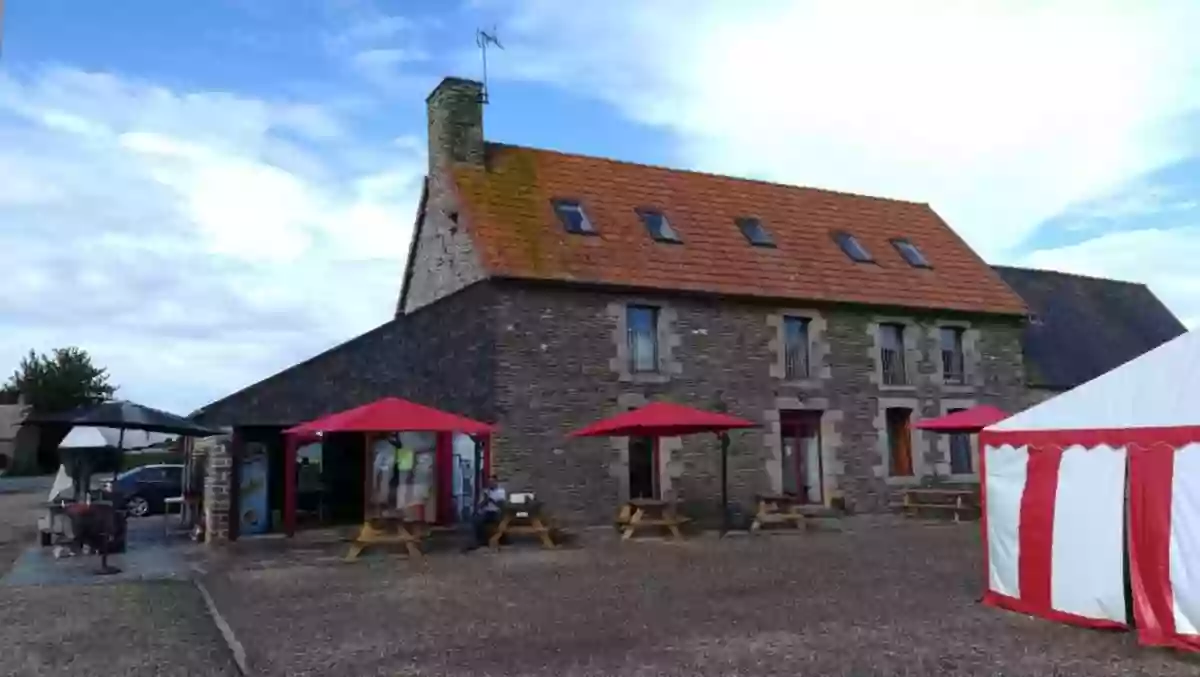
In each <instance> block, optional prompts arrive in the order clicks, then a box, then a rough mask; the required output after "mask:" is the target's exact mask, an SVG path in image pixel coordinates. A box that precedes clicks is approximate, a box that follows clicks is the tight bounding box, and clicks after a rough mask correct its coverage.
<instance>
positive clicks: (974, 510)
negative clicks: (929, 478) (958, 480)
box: [891, 487, 979, 522]
mask: <svg viewBox="0 0 1200 677" xmlns="http://www.w3.org/2000/svg"><path fill="white" fill-rule="evenodd" d="M891 507H892V508H898V509H900V510H901V511H903V513H904V515H905V516H907V517H916V516H917V515H918V514H919V513H920V511H922V510H942V511H948V512H950V513H951V514H952V515H953V516H954V521H955V522H959V521H961V520H962V517H963V515H976V514H978V512H979V501H978V500H977V498H976V495H975V491H973V490H970V489H934V488H928V487H920V488H912V489H905V490H904V496H903V500H901V502H899V503H892V504H891Z"/></svg>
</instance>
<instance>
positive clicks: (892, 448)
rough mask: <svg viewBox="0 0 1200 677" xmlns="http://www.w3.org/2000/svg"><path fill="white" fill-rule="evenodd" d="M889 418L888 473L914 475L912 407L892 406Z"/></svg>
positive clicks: (887, 413) (889, 410)
mask: <svg viewBox="0 0 1200 677" xmlns="http://www.w3.org/2000/svg"><path fill="white" fill-rule="evenodd" d="M885 417H886V419H887V443H888V474H889V475H891V476H892V477H912V476H913V475H914V472H913V449H912V409H908V408H907V407H890V408H888V410H887V411H886V412H885Z"/></svg>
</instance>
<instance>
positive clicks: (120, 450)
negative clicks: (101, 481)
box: [88, 426, 125, 489]
mask: <svg viewBox="0 0 1200 677" xmlns="http://www.w3.org/2000/svg"><path fill="white" fill-rule="evenodd" d="M119 431H120V432H118V433H117V463H116V465H115V466H114V467H113V483H114V486H115V485H116V484H115V483H116V481H117V475H118V474H120V472H121V462H122V461H124V460H125V428H124V426H122V427H121V428H119ZM88 481H89V482H90V481H91V478H88ZM88 489H91V487H88Z"/></svg>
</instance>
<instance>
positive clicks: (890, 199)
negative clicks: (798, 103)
mask: <svg viewBox="0 0 1200 677" xmlns="http://www.w3.org/2000/svg"><path fill="white" fill-rule="evenodd" d="M486 145H487V146H495V147H501V148H513V149H516V150H527V151H533V152H535V153H547V154H549V155H559V156H562V157H569V158H583V159H585V160H597V161H600V162H608V163H612V164H615V165H625V166H631V167H643V168H650V169H661V170H663V171H668V172H676V173H679V174H691V175H694V176H704V177H709V178H714V179H726V180H731V181H743V182H745V183H756V184H759V185H762V186H770V187H773V188H791V189H795V190H809V191H813V192H814V193H825V194H827V195H836V196H839V197H857V198H863V199H867V200H877V201H879V202H894V203H896V204H904V205H915V206H918V207H930V204H929V203H928V202H917V201H914V200H904V199H901V198H895V197H884V196H880V195H867V194H866V193H852V192H850V191H844V190H834V189H832V188H819V187H817V186H802V185H798V184H794V183H780V182H778V181H767V180H765V179H755V178H750V177H745V176H733V175H731V174H717V173H716V172H705V171H700V170H698V169H684V168H682V167H669V166H667V165H659V164H649V163H645V162H631V161H629V160H620V159H617V158H611V157H604V156H602V155H587V154H584V153H568V152H566V151H561V150H554V149H551V148H536V147H534V146H523V145H521V144H516V143H502V142H499V141H488V142H487V144H486ZM930 208H931V209H932V207H930Z"/></svg>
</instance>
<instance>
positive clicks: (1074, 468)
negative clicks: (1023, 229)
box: [979, 331, 1200, 651]
mask: <svg viewBox="0 0 1200 677" xmlns="http://www.w3.org/2000/svg"><path fill="white" fill-rule="evenodd" d="M1198 388H1200V333H1197V332H1194V331H1193V332H1189V333H1187V334H1184V335H1183V336H1180V337H1179V338H1176V339H1174V340H1172V341H1170V342H1168V343H1165V344H1163V345H1161V346H1159V347H1158V348H1156V349H1154V350H1152V351H1150V352H1148V353H1145V354H1144V355H1142V356H1140V357H1138V358H1136V359H1134V360H1131V361H1129V362H1126V363H1125V364H1123V365H1121V366H1120V367H1117V368H1116V369H1114V370H1113V371H1110V372H1108V373H1106V374H1104V375H1102V376H1099V377H1097V378H1095V379H1093V380H1091V381H1089V382H1087V383H1084V384H1083V385H1080V386H1078V387H1077V388H1075V389H1073V390H1070V391H1068V392H1066V393H1063V394H1061V395H1058V396H1057V397H1054V398H1052V399H1050V400H1047V401H1045V402H1043V403H1042V404H1039V405H1037V406H1035V407H1032V408H1031V409H1028V410H1026V411H1024V412H1022V413H1020V414H1017V415H1015V416H1012V417H1011V418H1008V419H1005V420H1003V421H1001V422H999V423H997V424H995V425H993V426H990V427H988V428H985V429H984V430H983V431H982V432H981V433H980V436H979V439H980V446H981V453H980V459H981V469H982V473H983V482H982V484H983V507H984V514H983V528H984V543H985V561H986V563H987V565H986V566H987V570H988V587H987V590H986V592H985V594H984V602H985V603H988V604H992V605H994V606H998V607H1001V608H1007V609H1012V610H1015V611H1019V612H1021V613H1027V614H1033V615H1038V616H1042V617H1044V618H1049V619H1051V620H1058V621H1062V622H1067V623H1075V624H1078V625H1084V626H1089V627H1116V628H1126V627H1128V626H1129V622H1130V620H1131V619H1130V618H1128V616H1127V611H1126V609H1127V607H1131V608H1132V609H1133V612H1134V618H1133V620H1134V621H1135V623H1134V625H1135V626H1136V628H1137V632H1138V636H1139V640H1140V641H1141V642H1142V643H1144V644H1150V645H1166V646H1174V647H1177V648H1181V649H1187V650H1192V651H1200V559H1198V558H1197V557H1196V556H1195V553H1198V552H1200V409H1198V408H1197V407H1196V404H1195V401H1196V392H1197V389H1198ZM1126 570H1128V573H1127V572H1126ZM1127 576H1128V579H1129V581H1130V584H1129V586H1128V587H1127V586H1126V577H1127Z"/></svg>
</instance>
